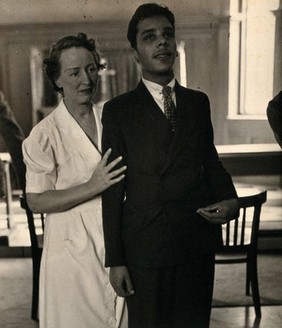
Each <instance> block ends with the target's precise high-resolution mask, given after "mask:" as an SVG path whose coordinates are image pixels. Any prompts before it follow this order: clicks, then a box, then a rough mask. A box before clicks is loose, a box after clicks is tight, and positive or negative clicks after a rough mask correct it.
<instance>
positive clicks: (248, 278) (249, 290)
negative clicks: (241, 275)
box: [245, 261, 251, 296]
mask: <svg viewBox="0 0 282 328" xmlns="http://www.w3.org/2000/svg"><path fill="white" fill-rule="evenodd" d="M250 287H251V279H250V265H249V261H247V262H246V290H245V294H246V295H247V296H250V295H251V288H250Z"/></svg>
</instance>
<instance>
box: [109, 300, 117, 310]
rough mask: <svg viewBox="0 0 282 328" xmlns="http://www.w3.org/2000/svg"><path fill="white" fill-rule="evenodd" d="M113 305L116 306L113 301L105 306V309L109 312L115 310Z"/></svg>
mask: <svg viewBox="0 0 282 328" xmlns="http://www.w3.org/2000/svg"><path fill="white" fill-rule="evenodd" d="M115 305H116V302H115V301H110V302H109V303H108V304H107V308H108V309H110V310H114V309H115Z"/></svg>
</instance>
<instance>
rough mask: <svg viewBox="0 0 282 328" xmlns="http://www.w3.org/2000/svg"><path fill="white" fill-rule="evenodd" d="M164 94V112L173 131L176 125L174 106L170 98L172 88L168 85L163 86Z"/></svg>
mask: <svg viewBox="0 0 282 328" xmlns="http://www.w3.org/2000/svg"><path fill="white" fill-rule="evenodd" d="M162 93H163V96H164V113H165V116H166V117H167V119H168V121H169V124H170V127H171V130H172V132H174V131H175V127H176V108H175V105H174V102H173V100H172V98H171V93H172V89H171V87H169V86H167V85H166V86H164V87H163V90H162Z"/></svg>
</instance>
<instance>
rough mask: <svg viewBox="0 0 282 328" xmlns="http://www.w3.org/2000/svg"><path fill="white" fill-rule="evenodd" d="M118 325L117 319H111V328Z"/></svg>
mask: <svg viewBox="0 0 282 328" xmlns="http://www.w3.org/2000/svg"><path fill="white" fill-rule="evenodd" d="M116 324H117V319H116V318H111V319H110V320H109V325H110V327H115V326H116Z"/></svg>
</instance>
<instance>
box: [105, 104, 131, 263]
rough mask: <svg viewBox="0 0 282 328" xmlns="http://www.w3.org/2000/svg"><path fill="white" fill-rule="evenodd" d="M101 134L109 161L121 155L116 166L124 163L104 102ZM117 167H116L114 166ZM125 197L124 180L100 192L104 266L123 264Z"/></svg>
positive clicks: (119, 139)
mask: <svg viewBox="0 0 282 328" xmlns="http://www.w3.org/2000/svg"><path fill="white" fill-rule="evenodd" d="M102 124H103V136H102V149H103V153H105V152H106V151H107V150H108V149H109V148H111V149H112V153H111V156H110V159H109V162H110V161H112V160H114V159H115V158H117V157H118V156H123V161H122V163H121V164H120V165H118V167H120V166H122V165H124V164H125V161H126V154H125V147H124V146H123V140H122V134H121V132H120V127H119V124H118V122H117V120H116V117H115V113H114V110H113V108H111V106H110V105H108V104H105V106H104V109H103V116H102ZM116 168H117V167H116ZM124 197H125V181H124V180H122V181H121V182H119V183H117V184H115V185H113V186H111V187H110V188H109V189H107V190H106V191H104V192H103V194H102V211H103V229H104V239H105V250H106V258H105V266H106V267H113V266H121V265H125V264H126V263H125V259H124V250H123V242H122V211H123V202H124Z"/></svg>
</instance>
